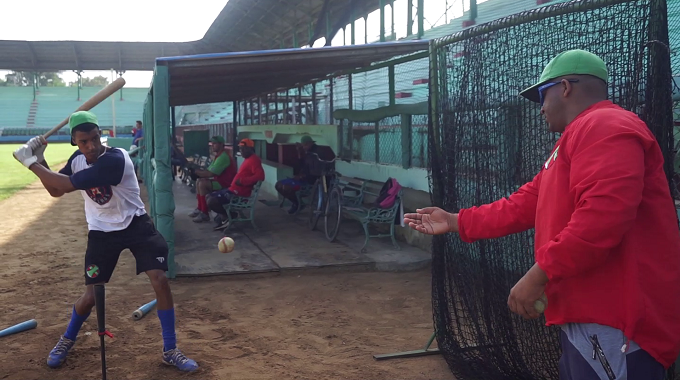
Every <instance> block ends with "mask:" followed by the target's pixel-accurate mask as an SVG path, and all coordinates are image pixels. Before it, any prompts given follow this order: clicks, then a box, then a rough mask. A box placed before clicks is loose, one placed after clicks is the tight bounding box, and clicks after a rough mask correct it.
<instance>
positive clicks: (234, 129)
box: [231, 102, 241, 164]
mask: <svg viewBox="0 0 680 380" xmlns="http://www.w3.org/2000/svg"><path fill="white" fill-rule="evenodd" d="M240 108H241V106H240V104H239V102H233V103H232V111H231V112H232V116H233V118H232V124H231V149H232V154H233V155H234V158H235V157H236V152H237V150H238V142H237V141H236V140H238V131H237V128H238V120H239V118H238V111H239V109H240ZM237 164H238V163H237Z"/></svg>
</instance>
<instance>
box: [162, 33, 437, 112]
mask: <svg viewBox="0 0 680 380" xmlns="http://www.w3.org/2000/svg"><path fill="white" fill-rule="evenodd" d="M427 49H428V42H427V41H400V42H384V43H375V44H368V45H355V46H328V47H322V48H312V49H281V50H268V51H251V52H237V53H220V54H203V55H193V56H183V57H167V58H158V59H157V60H156V64H157V65H159V66H160V65H165V66H167V67H168V75H169V92H170V105H171V106H180V105H190V104H201V103H216V102H225V101H239V100H244V99H248V98H253V97H256V96H258V95H265V94H268V93H272V92H275V91H281V90H286V89H289V88H294V87H296V86H298V85H303V84H307V83H311V82H314V81H317V80H323V79H324V78H326V77H328V76H330V75H331V74H339V73H342V72H347V71H351V70H354V69H360V68H367V67H369V66H371V64H373V63H377V62H384V61H388V60H390V59H391V58H394V57H397V56H405V55H409V54H413V53H418V52H425V51H427Z"/></svg>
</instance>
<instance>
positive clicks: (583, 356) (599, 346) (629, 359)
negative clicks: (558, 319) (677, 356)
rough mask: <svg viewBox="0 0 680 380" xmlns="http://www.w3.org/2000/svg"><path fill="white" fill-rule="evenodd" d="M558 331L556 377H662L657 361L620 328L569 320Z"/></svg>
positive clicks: (599, 379)
mask: <svg viewBox="0 0 680 380" xmlns="http://www.w3.org/2000/svg"><path fill="white" fill-rule="evenodd" d="M560 334H561V335H560V340H561V346H562V357H561V358H560V363H559V370H560V380H613V379H616V380H663V379H664V377H665V374H666V371H665V370H664V368H663V366H662V365H661V363H659V362H657V361H656V360H655V359H654V358H653V357H652V356H651V355H649V354H648V353H647V352H646V351H644V350H643V349H641V348H640V347H639V346H638V345H637V344H636V343H635V342H633V341H628V340H627V339H626V337H625V336H624V335H623V333H622V332H621V331H620V330H617V329H615V328H612V327H608V326H602V325H598V324H594V323H573V324H568V325H565V326H562V332H561V333H560ZM623 351H625V352H623ZM593 355H594V356H595V358H594V359H593Z"/></svg>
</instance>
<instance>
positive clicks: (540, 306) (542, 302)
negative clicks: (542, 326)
mask: <svg viewBox="0 0 680 380" xmlns="http://www.w3.org/2000/svg"><path fill="white" fill-rule="evenodd" d="M547 306H548V297H546V296H545V293H543V294H542V295H541V298H539V299H537V300H536V302H535V303H534V309H536V311H537V312H538V313H539V314H543V312H544V311H545V308H546V307H547Z"/></svg>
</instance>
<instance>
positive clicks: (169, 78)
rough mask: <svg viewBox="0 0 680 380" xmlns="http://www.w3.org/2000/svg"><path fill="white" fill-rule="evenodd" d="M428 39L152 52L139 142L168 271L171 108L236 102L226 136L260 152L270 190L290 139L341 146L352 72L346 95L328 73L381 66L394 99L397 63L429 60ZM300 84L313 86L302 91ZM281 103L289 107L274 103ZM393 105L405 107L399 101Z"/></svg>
mask: <svg viewBox="0 0 680 380" xmlns="http://www.w3.org/2000/svg"><path fill="white" fill-rule="evenodd" d="M428 46H429V45H428V42H427V41H402V42H386V43H376V44H369V45H359V46H356V45H355V46H339V47H323V48H315V49H282V50H267V51H253V52H235V53H220V54H203V55H191V56H178V57H162V58H158V59H156V65H155V68H154V76H153V79H152V83H151V88H150V90H149V93H148V95H147V98H146V101H145V104H144V129H145V131H144V136H145V139H144V140H143V145H142V147H140V148H141V157H140V159H141V170H142V176H143V179H144V182H145V184H146V186H147V189H148V193H149V208H150V214H151V215H152V217H153V218H154V221H155V223H156V226H157V227H158V230H159V231H160V232H161V234H163V236H164V237H165V239H166V240H167V241H168V243H169V246H170V258H169V260H170V270H169V276H170V277H174V276H175V265H174V264H175V263H174V246H175V244H174V243H175V231H174V210H175V200H174V198H173V181H172V177H171V173H170V171H171V165H170V143H171V141H172V137H173V136H174V135H175V125H174V124H175V123H174V116H173V115H174V112H173V111H174V107H176V106H182V105H192V104H203V103H214V102H233V105H234V110H235V112H234V113H233V114H234V119H233V125H235V126H236V128H232V129H231V131H232V135H231V136H225V137H227V140H228V141H236V140H238V139H240V138H244V137H249V138H251V139H253V140H255V141H256V144H257V145H256V151H257V153H258V155H260V157H261V158H262V159H263V164H264V166H265V174H266V177H267V179H266V184H263V187H262V188H263V190H264V191H269V192H272V191H273V186H274V183H275V182H276V180H277V179H278V178H284V177H285V176H286V175H289V174H290V173H291V172H290V171H291V168H290V167H289V166H287V165H286V164H285V162H286V156H287V155H288V154H290V149H294V148H293V147H292V146H291V144H294V143H295V142H297V141H299V138H300V137H301V135H303V134H310V135H312V136H313V137H314V138H315V139H316V140H317V142H318V144H319V145H321V146H324V147H325V148H326V152H327V153H328V154H330V155H337V154H340V153H341V150H342V143H341V140H342V135H343V133H342V132H343V131H345V130H346V128H343V122H342V120H344V119H341V120H339V121H338V120H336V119H335V118H334V117H333V115H334V113H335V111H337V109H335V108H336V107H337V105H340V108H343V107H342V105H344V108H346V109H349V110H351V109H352V108H354V107H353V106H352V105H353V104H354V103H355V102H354V101H353V100H352V81H351V79H349V81H347V80H345V83H346V86H348V87H347V88H345V89H344V92H347V90H349V91H348V92H347V93H348V96H346V97H343V99H342V100H340V99H338V98H337V94H338V91H339V89H338V88H337V87H336V88H334V87H335V86H334V84H335V81H334V79H333V78H345V79H346V78H351V77H352V76H353V75H355V74H358V73H365V72H369V71H375V70H384V72H385V74H387V75H386V78H385V79H388V80H387V81H386V82H389V89H390V90H391V91H390V95H389V96H388V97H387V98H388V99H386V101H387V102H388V104H385V105H384V106H385V107H390V106H395V105H396V104H395V103H396V101H395V99H396V98H397V96H398V95H397V91H396V81H395V79H394V78H395V77H396V75H395V66H396V65H398V64H400V63H404V62H411V61H413V60H418V59H419V60H421V62H422V60H425V61H427V53H428V52H427V50H428ZM423 67H424V68H425V72H424V73H421V74H420V75H421V76H422V75H424V76H425V77H427V76H426V75H427V64H425V65H424V66H423ZM390 78H391V79H390ZM407 80H410V79H407ZM317 86H328V90H329V91H328V92H327V93H328V94H330V95H327V96H326V97H325V99H322V98H317V96H318V95H319V92H320V91H316V88H317ZM305 89H311V91H309V92H308V93H305ZM347 98H348V99H347ZM284 99H285V100H284ZM334 100H339V102H335V101H334ZM343 102H344V103H343ZM281 104H285V105H286V106H285V107H281V109H279V107H280V105H281ZM378 105H382V104H380V103H378ZM385 107H383V108H385ZM272 108H273V109H272ZM393 108H394V107H393ZM411 108H412V107H411ZM421 108H422V107H421ZM392 111H394V109H393V110H392ZM396 112H403V111H399V109H398V107H397V111H396ZM393 113H394V112H393ZM394 116H399V113H397V114H394ZM336 121H338V122H336ZM269 122H271V123H269ZM344 125H347V123H345V124H344ZM349 125H350V126H351V121H349ZM371 125H373V126H374V127H375V128H376V131H375V132H376V136H377V128H378V125H377V124H375V123H372V124H371ZM376 141H377V137H376ZM206 144H207V141H206ZM401 145H402V144H401V143H399V146H401ZM376 146H377V145H376ZM350 147H351V144H350ZM374 150H375V149H374ZM385 150H389V147H386V149H385ZM376 151H377V150H376ZM374 154H375V152H374ZM349 165H353V163H352V164H349ZM423 171H424V170H423ZM426 184H427V182H425V185H426Z"/></svg>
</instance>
